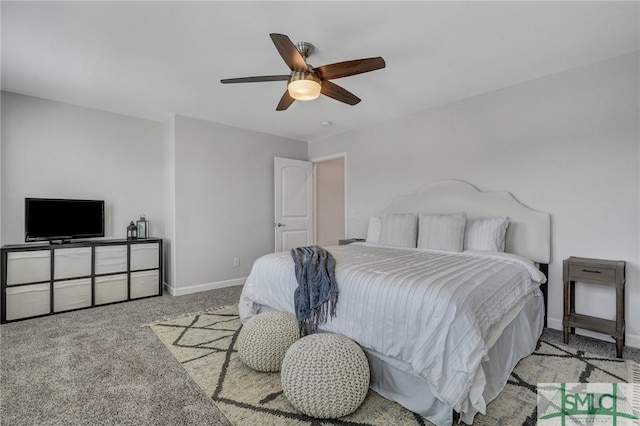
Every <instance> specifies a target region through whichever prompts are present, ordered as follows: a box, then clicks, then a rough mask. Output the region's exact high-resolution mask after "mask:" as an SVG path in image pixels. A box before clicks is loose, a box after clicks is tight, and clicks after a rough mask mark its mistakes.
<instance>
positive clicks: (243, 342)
mask: <svg viewBox="0 0 640 426" xmlns="http://www.w3.org/2000/svg"><path fill="white" fill-rule="evenodd" d="M298 339H300V328H299V325H298V320H297V319H296V316H295V315H294V314H292V313H290V312H265V313H262V314H258V315H256V316H255V317H253V318H251V319H249V320H248V321H247V322H246V323H245V324H244V325H243V326H242V329H241V330H240V334H239V335H238V355H239V356H240V360H241V361H242V362H244V363H245V364H246V365H247V366H248V367H250V368H253V369H254V370H258V371H268V372H274V371H280V366H281V365H282V360H283V358H284V354H285V353H286V352H287V349H289V347H290V346H291V345H292V344H293V343H294V342H295V341H296V340H298Z"/></svg>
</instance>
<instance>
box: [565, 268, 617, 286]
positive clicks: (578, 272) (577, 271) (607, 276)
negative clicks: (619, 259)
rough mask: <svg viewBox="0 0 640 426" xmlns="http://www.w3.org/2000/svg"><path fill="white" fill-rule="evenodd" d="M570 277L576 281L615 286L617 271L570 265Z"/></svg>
mask: <svg viewBox="0 0 640 426" xmlns="http://www.w3.org/2000/svg"><path fill="white" fill-rule="evenodd" d="M569 276H570V277H571V279H572V280H574V281H582V280H587V281H589V282H598V283H603V284H609V285H615V282H616V270H615V269H610V268H602V267H598V266H593V265H575V264H570V265H569Z"/></svg>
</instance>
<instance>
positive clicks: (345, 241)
mask: <svg viewBox="0 0 640 426" xmlns="http://www.w3.org/2000/svg"><path fill="white" fill-rule="evenodd" d="M362 242H364V238H349V239H347V240H338V244H339V245H341V246H346V245H347V244H351V243H362Z"/></svg>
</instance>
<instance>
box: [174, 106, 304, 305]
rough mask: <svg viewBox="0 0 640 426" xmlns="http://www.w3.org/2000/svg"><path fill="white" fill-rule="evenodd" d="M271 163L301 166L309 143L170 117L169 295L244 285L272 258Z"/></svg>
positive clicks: (179, 117) (190, 119) (272, 209)
mask: <svg viewBox="0 0 640 426" xmlns="http://www.w3.org/2000/svg"><path fill="white" fill-rule="evenodd" d="M274 157H288V158H293V159H298V160H306V158H307V143H306V142H300V141H297V140H292V139H285V138H282V137H278V136H271V135H266V134H264V133H258V132H253V131H249V130H243V129H238V128H233V127H229V126H224V125H221V124H215V123H211V122H207V121H202V120H196V119H192V118H187V117H181V116H176V118H175V204H174V205H175V236H176V238H175V243H174V252H175V256H176V262H175V277H176V279H175V285H174V286H173V288H172V289H171V292H172V294H183V293H189V292H194V291H201V290H205V289H208V288H215V287H220V286H224V285H229V284H243V283H244V278H246V277H247V275H249V271H250V270H251V265H252V264H253V261H254V260H255V259H257V258H258V257H259V256H261V255H263V254H266V253H270V252H273V249H274V231H273V229H274V228H273V220H274V205H273V190H274V183H273V170H274V166H273V158H274ZM234 258H238V259H239V260H240V266H239V267H237V268H236V267H234V266H233V259H234Z"/></svg>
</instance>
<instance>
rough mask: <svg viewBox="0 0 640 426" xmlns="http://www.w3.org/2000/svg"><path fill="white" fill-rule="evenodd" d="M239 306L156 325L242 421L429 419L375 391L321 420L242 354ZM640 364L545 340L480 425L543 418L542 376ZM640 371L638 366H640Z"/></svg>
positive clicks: (621, 377)
mask: <svg viewBox="0 0 640 426" xmlns="http://www.w3.org/2000/svg"><path fill="white" fill-rule="evenodd" d="M240 326H241V323H240V319H239V318H238V310H237V307H236V306H231V307H226V308H223V309H221V310H218V311H211V312H206V313H201V314H197V315H194V316H186V317H182V318H179V319H176V320H173V321H167V322H160V323H156V324H152V325H150V327H151V329H152V330H153V331H154V333H155V334H156V335H157V336H158V338H159V339H160V340H161V341H162V342H163V343H164V344H165V345H166V346H167V348H168V349H169V350H170V351H171V353H172V354H173V355H174V356H175V357H176V358H177V360H178V361H179V362H180V363H181V364H182V366H183V367H184V369H185V370H186V371H187V372H188V373H189V375H190V376H191V377H192V378H193V380H195V382H196V383H198V385H199V386H200V387H201V388H202V389H203V390H204V392H205V393H206V394H207V395H209V396H211V399H212V400H213V401H214V402H215V404H216V405H217V406H218V407H219V408H220V410H222V412H223V413H224V414H225V416H227V418H228V419H229V421H230V422H231V423H233V424H234V425H238V426H243V425H257V424H260V425H274V426H276V425H277V426H280V425H310V426H320V425H371V426H374V425H376V426H377V425H380V426H382V425H385V426H386V425H398V426H400V425H429V424H430V423H429V422H428V421H425V420H424V419H422V418H420V417H419V416H416V415H415V414H414V413H412V412H410V411H408V410H406V409H405V408H403V407H401V406H400V405H398V404H396V403H394V402H391V401H389V400H387V399H385V398H383V397H381V396H380V395H378V394H377V393H375V392H373V391H371V390H369V393H368V395H367V397H366V399H365V401H364V403H363V404H362V405H361V406H360V408H359V409H358V410H357V411H356V412H355V413H353V414H351V415H349V416H347V417H343V418H341V419H337V420H321V421H319V420H318V419H313V418H310V417H307V416H305V415H303V414H300V413H298V412H297V411H296V410H295V409H294V408H293V406H292V405H291V404H290V403H289V402H288V401H287V399H286V398H285V397H284V395H283V393H282V387H281V385H280V373H259V372H256V371H254V370H251V369H250V368H249V367H247V366H245V365H244V364H243V363H242V362H241V361H240V359H239V358H238V355H237V353H236V349H235V345H236V339H237V337H238V332H239V330H240ZM637 368H638V365H637V364H635V363H633V362H630V361H624V360H618V359H609V358H602V357H598V356H593V355H589V354H586V353H584V352H582V351H576V350H574V349H571V348H569V347H567V346H564V345H558V344H551V343H547V342H544V341H540V342H539V343H538V348H537V349H536V351H535V353H533V354H532V355H530V356H528V357H527V358H525V359H523V360H522V361H520V363H519V364H518V365H517V366H516V368H515V370H514V371H513V373H512V374H511V378H510V380H509V382H508V384H507V386H506V387H505V389H504V391H503V392H502V393H501V394H500V395H499V396H498V398H496V399H495V400H494V401H492V402H491V403H490V404H489V406H488V408H487V415H477V416H476V417H475V420H474V425H509V426H512V425H519V424H522V425H535V424H536V417H537V415H536V383H555V382H567V383H571V382H606V383H611V382H631V381H632V379H631V377H632V370H633V369H637ZM636 374H637V371H636Z"/></svg>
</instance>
